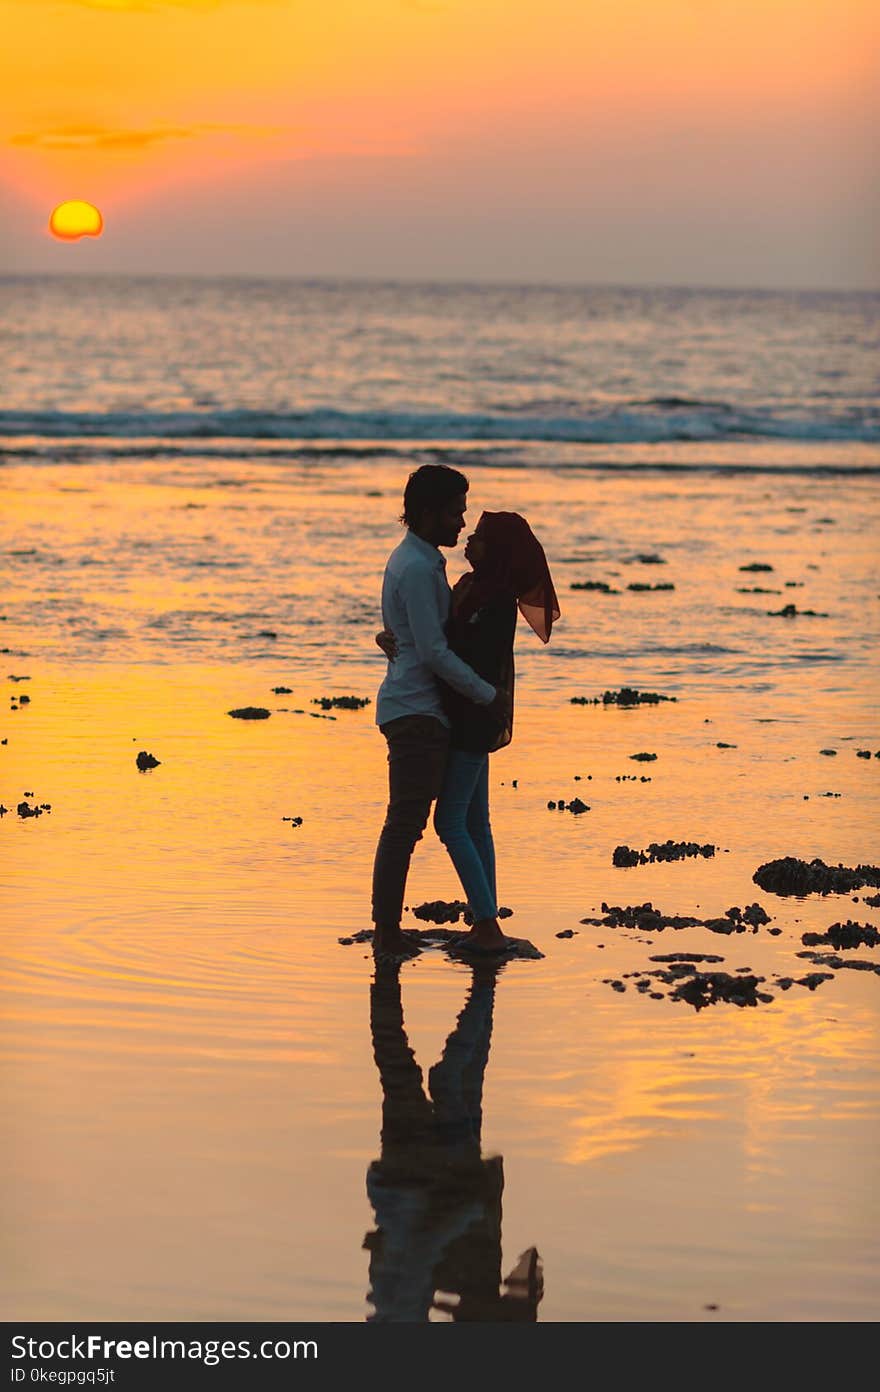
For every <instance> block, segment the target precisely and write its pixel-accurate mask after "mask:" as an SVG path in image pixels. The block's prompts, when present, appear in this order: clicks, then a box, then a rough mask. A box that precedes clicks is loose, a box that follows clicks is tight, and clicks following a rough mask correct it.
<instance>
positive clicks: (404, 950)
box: [373, 924, 422, 962]
mask: <svg viewBox="0 0 880 1392" xmlns="http://www.w3.org/2000/svg"><path fill="white" fill-rule="evenodd" d="M421 950H422V949H421V948H420V947H419V945H418V943H415V942H413V941H412V939H411V938H410V937H409V936H408V935H407V934H406V933H404V932H402V931H401V929H400V928H398V927H394V928H383V927H380V926H379V925H378V924H377V926H376V930H375V932H374V933H373V955H374V956H375V957H376V959H377V960H379V959H381V960H383V961H392V960H393V961H398V962H402V961H404V960H405V959H406V958H407V957H418V955H419V953H420V952H421Z"/></svg>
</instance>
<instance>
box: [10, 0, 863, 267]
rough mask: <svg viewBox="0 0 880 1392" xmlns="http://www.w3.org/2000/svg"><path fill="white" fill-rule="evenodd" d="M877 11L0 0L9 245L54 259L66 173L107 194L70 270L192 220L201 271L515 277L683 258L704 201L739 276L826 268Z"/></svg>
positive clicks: (192, 246)
mask: <svg viewBox="0 0 880 1392" xmlns="http://www.w3.org/2000/svg"><path fill="white" fill-rule="evenodd" d="M878 15H880V7H878V6H877V4H876V0H836V2H835V0H246V3H245V0H0V33H2V34H3V35H4V54H3V57H2V59H0V62H2V64H3V70H2V83H3V104H2V111H0V150H2V155H0V159H2V172H3V176H4V178H3V184H4V187H5V190H6V192H5V195H4V204H5V205H6V207H5V212H4V217H5V221H6V224H7V228H8V229H9V230H10V240H11V251H12V257H11V260H12V268H13V269H15V268H16V266H17V265H18V264H21V265H22V266H25V267H26V266H28V265H30V264H31V263H32V262H34V264H36V262H35V261H34V258H36V261H37V262H39V264H40V265H42V264H52V265H56V264H63V265H65V266H66V264H67V262H64V261H63V259H62V261H60V262H59V260H58V257H57V255H56V254H55V251H56V249H53V248H51V247H47V246H46V245H45V243H44V241H43V240H42V239H41V237H40V236H37V234H36V232H35V230H34V229H35V227H36V226H37V225H39V227H40V229H41V230H42V228H43V226H44V223H45V217H46V216H48V212H49V211H50V209H51V206H52V205H53V204H54V203H55V202H59V201H61V200H62V199H63V198H74V197H75V198H85V199H89V200H92V201H95V202H97V203H98V204H99V205H100V206H101V207H102V208H103V210H104V212H105V214H106V215H107V228H108V230H107V234H106V235H105V238H104V239H103V241H102V243H101V244H100V246H98V244H93V245H91V246H90V247H89V250H88V252H87V253H86V254H87V255H88V257H89V258H90V259H89V263H88V264H89V265H90V266H91V267H97V266H101V265H106V266H108V267H113V268H128V269H139V268H143V269H162V268H167V269H177V268H179V269H195V268H196V263H197V262H199V261H200V259H203V258H201V257H200V249H201V252H204V249H205V243H206V241H208V242H210V255H209V258H208V259H209V261H210V265H211V268H212V269H230V270H240V271H242V270H247V269H249V268H253V269H255V270H256V269H260V268H261V267H262V268H263V269H272V270H276V271H278V272H281V273H291V274H296V273H298V272H300V271H304V272H306V273H314V272H322V271H327V272H331V273H332V272H334V271H335V272H337V273H343V274H344V273H351V274H361V273H363V274H371V273H379V274H393V273H394V270H395V267H399V269H400V273H401V274H422V275H430V274H432V270H433V271H435V272H436V274H438V275H441V276H442V275H444V274H467V273H468V267H469V256H470V260H472V262H473V264H472V267H471V270H472V273H473V274H474V275H476V276H479V275H481V274H486V273H489V274H491V271H492V266H493V265H499V258H500V270H501V271H502V272H504V273H509V274H513V275H514V276H515V275H516V274H517V273H518V272H519V273H520V274H522V275H523V276H524V278H527V279H534V278H541V279H554V278H557V276H555V275H554V273H553V268H554V266H556V267H558V268H559V271H560V272H561V273H562V274H563V276H570V277H572V278H576V279H585V280H589V279H593V278H598V279H605V278H621V275H620V274H619V271H622V272H627V271H628V272H629V273H628V274H624V275H623V276H622V278H625V279H636V280H637V279H642V278H647V279H651V278H656V277H657V275H658V272H662V270H663V267H664V266H666V265H668V267H669V270H668V273H667V275H666V277H664V276H663V275H662V273H661V274H660V278H661V279H662V278H667V279H668V278H672V279H680V280H681V279H685V280H686V279H687V278H688V277H687V270H688V267H689V266H693V265H694V253H695V252H699V251H700V248H701V247H702V250H703V256H702V259H703V260H704V261H705V260H706V247H705V239H706V236H707V235H709V233H710V231H711V228H712V225H713V224H712V218H711V216H709V210H711V209H712V208H713V207H714V208H716V209H717V207H718V203H719V199H720V200H723V202H724V205H725V207H726V208H727V215H726V217H725V219H724V223H723V230H724V232H725V235H724V236H722V244H723V245H722V248H721V254H719V256H718V257H717V258H716V259H717V261H718V265H719V272H720V271H721V270H723V268H724V263H725V257H726V258H727V260H729V255H728V250H727V241H728V240H729V242H730V248H729V250H730V251H732V250H734V248H735V246H736V245H737V244H739V247H740V252H739V263H740V264H739V268H736V267H731V268H730V269H731V272H732V278H733V280H734V281H736V280H737V279H739V280H740V281H741V282H744V283H749V281H750V279H751V280H752V281H755V280H757V283H761V281H762V274H761V264H760V258H758V259H756V256H755V253H756V252H757V251H758V250H759V244H763V246H764V250H765V260H766V263H767V264H766V269H765V274H764V277H763V279H765V280H766V279H767V277H768V276H769V277H770V279H771V280H772V278H773V269H774V267H776V268H779V269H782V268H783V267H784V266H785V265H786V264H793V267H794V269H795V270H796V271H798V272H803V271H804V270H807V269H808V268H809V266H810V264H811V261H812V260H816V258H817V257H818V258H819V261H820V262H821V264H819V265H817V267H816V273H817V277H818V279H819V280H820V281H821V280H822V278H823V277H825V278H828V279H830V280H831V282H832V283H834V281H835V277H836V281H837V283H846V269H847V266H848V265H849V266H850V267H851V268H852V272H853V274H852V279H853V281H854V282H858V281H859V280H860V279H861V280H864V279H865V277H866V276H867V277H868V279H869V280H870V277H871V275H872V273H873V271H874V270H876V266H875V265H874V264H873V263H872V256H871V249H870V245H869V238H868V236H867V227H868V225H869V224H870V215H871V212H872V208H871V206H870V204H869V195H868V193H867V187H868V185H869V183H870V179H871V173H872V170H871V161H872V153H871V145H872V141H873V136H872V129H874V128H875V126H874V125H873V124H872V123H873V122H876V118H877V115H878V114H880V113H878V112H877V111H876V110H875V111H874V113H873V115H872V113H871V110H870V102H871V100H872V88H871V82H870V78H871V73H872V71H876V60H877V56H878V53H880V43H878V36H880V19H878ZM873 95H874V100H875V101H876V92H875V93H874V94H873ZM780 175H781V179H782V187H780ZM244 209H248V210H249V218H248V219H243V218H242V213H243V210H244ZM383 209H384V216H383ZM676 209H678V210H679V213H680V216H678V217H677V216H676ZM761 209H765V210H766V218H767V222H766V228H764V229H763V230H762V229H761V228H757V227H756V225H755V219H756V210H761ZM414 210H415V212H417V213H418V214H419V216H418V217H416V218H415V221H414ZM810 210H812V215H813V218H814V220H815V226H814V227H812V228H811V227H810V226H806V227H804V220H805V216H806V217H807V218H809V213H810ZM615 213H616V217H615ZM431 214H433V215H434V223H433V224H432V221H431V216H430V215H431ZM453 214H454V218H455V221H454V222H453ZM524 218H527V220H528V228H525V227H524V222H523V219H524ZM695 219H696V221H695ZM758 221H759V222H760V221H761V219H760V218H759V219H758ZM354 223H357V224H358V225H359V235H358V237H357V238H356V239H355V238H354V236H353V234H352V230H351V229H352V226H353V224H354ZM291 225H293V226H294V228H295V229H298V230H297V232H296V235H294V236H293V242H292V244H291V246H290V249H289V250H290V264H289V265H285V264H284V257H285V253H284V249H283V247H282V246H280V245H279V244H278V243H279V235H278V232H279V226H288V227H289V226H291ZM432 225H435V226H437V232H436V236H435V235H432V232H431V227H432ZM453 225H455V226H456V227H457V228H458V229H459V233H458V235H457V239H456V249H455V255H454V256H452V255H451V251H450V247H449V228H450V227H451V226H453ZM224 227H225V232H224V233H223V235H222V237H218V228H221V229H222V228H224ZM346 228H347V229H348V236H346ZM799 228H800V229H801V232H800V235H801V237H802V239H803V241H802V244H801V243H800V242H798V241H797V240H795V242H794V244H793V243H792V236H793V235H794V234H797V232H798V229H799ZM114 229H115V230H114ZM649 229H650V235H649ZM737 229H738V230H737ZM716 230H717V229H716ZM527 234H528V235H527ZM743 234H745V240H744V237H743ZM157 237H158V240H159V242H160V243H161V248H159V249H157ZM415 238H418V240H419V244H420V248H421V249H420V255H419V256H418V257H416V256H414V252H413V243H414V239H415ZM585 239H586V241H587V243H588V246H587V247H586V248H585ZM219 241H222V242H223V245H222V246H220V245H219V244H218V243H219ZM752 243H754V245H752ZM469 247H470V253H469V250H468V248H469ZM578 247H580V248H581V253H580V256H579V253H578ZM676 247H678V249H679V251H678V256H679V260H680V262H681V266H680V270H681V274H678V271H677V269H676V267H677V265H678V262H677V259H676V251H675V248H676ZM823 247H824V259H823V257H822V256H821V255H820V253H821V252H822V248H823ZM69 251H70V249H69V248H68V252H69ZM404 253H406V254H404ZM471 253H472V254H471ZM746 253H748V254H746ZM267 255H268V263H267V260H266V258H267ZM224 256H225V257H226V260H227V261H228V263H229V264H228V265H225V264H224ZM41 257H42V258H43V260H42V261H41V260H40V258H41ZM46 257H48V258H49V260H48V262H47V261H46V260H45V258H46ZM322 257H323V259H324V261H326V260H327V258H328V257H329V262H328V263H327V264H323V261H322ZM157 258H158V259H157ZM80 259H81V260H82V258H80ZM698 260H699V257H698ZM711 260H712V258H711V257H710V258H709V261H710V262H711ZM826 261H827V265H826ZM68 262H70V263H71V264H72V262H71V258H70V257H69V256H68ZM331 263H332V264H331ZM597 265H598V267H599V270H600V274H598V276H595V275H591V270H593V271H595V269H596V266H597ZM640 265H641V266H643V267H644V268H645V269H646V271H647V272H648V274H647V276H644V277H642V276H640V275H639V268H640ZM543 266H546V267H547V270H546V272H545V273H543V274H542V273H541V268H542V267H543ZM603 267H604V268H606V273H605V274H603V273H601V272H602V268H603ZM618 268H619V269H618ZM630 268H631V269H630ZM579 272H580V273H579ZM794 279H795V282H796V283H803V274H802V273H801V274H797V275H795V277H794Z"/></svg>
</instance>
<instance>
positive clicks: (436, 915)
mask: <svg viewBox="0 0 880 1392" xmlns="http://www.w3.org/2000/svg"><path fill="white" fill-rule="evenodd" d="M412 914H413V916H414V917H415V918H419V919H421V920H422V922H423V923H458V922H459V921H460V920H463V921H464V922H465V923H467V924H470V923H473V916H472V914H471V911H470V909H469V908H468V906H467V904H466V903H465V902H464V901H463V900H461V899H451V900H447V899H430V900H428V901H427V902H426V903H424V904H417V905H416V907H415V908H414V909H413V910H412ZM512 914H513V909H507V908H500V909H499V910H498V917H499V918H510V917H511V916H512Z"/></svg>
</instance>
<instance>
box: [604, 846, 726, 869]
mask: <svg viewBox="0 0 880 1392" xmlns="http://www.w3.org/2000/svg"><path fill="white" fill-rule="evenodd" d="M714 854H715V847H714V846H713V845H711V844H709V843H708V842H707V843H706V845H704V846H701V845H699V843H698V842H696V841H663V842H662V843H660V842H657V841H652V842H651V844H650V845H649V846H648V847H647V848H646V849H645V850H644V851H641V850H639V851H635V850H633V849H632V848H631V847H630V846H615V848H614V852H613V854H612V857H611V863H612V865H616V866H617V867H618V869H625V868H628V867H629V866H632V865H649V864H653V862H654V861H660V860H662V861H665V860H685V859H686V858H687V857H689V856H703V857H704V859H706V860H708V859H709V858H710V857H711V856H714Z"/></svg>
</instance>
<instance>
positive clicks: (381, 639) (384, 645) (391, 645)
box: [376, 628, 397, 662]
mask: <svg viewBox="0 0 880 1392" xmlns="http://www.w3.org/2000/svg"><path fill="white" fill-rule="evenodd" d="M376 642H377V643H378V645H379V647H380V648H381V649H382V651H383V653H384V654H385V656H386V657H387V658H388V661H389V662H393V661H394V659H395V657H396V656H397V639H396V638H395V636H394V634H393V633H392V632H391V629H390V628H383V629H382V632H381V633H377V634H376Z"/></svg>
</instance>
